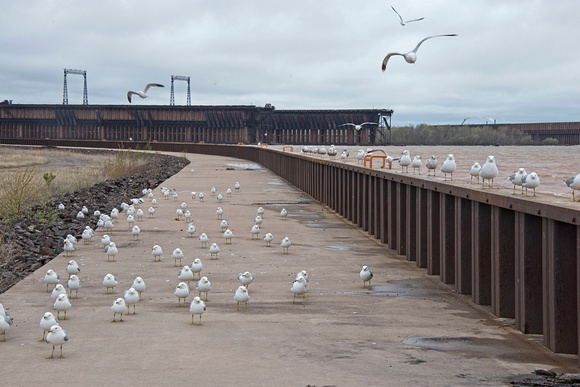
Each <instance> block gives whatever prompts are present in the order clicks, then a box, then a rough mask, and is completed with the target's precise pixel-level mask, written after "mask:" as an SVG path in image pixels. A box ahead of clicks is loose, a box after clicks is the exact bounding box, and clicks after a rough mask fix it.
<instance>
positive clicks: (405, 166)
mask: <svg viewBox="0 0 580 387" xmlns="http://www.w3.org/2000/svg"><path fill="white" fill-rule="evenodd" d="M412 162H413V161H412V160H411V155H410V154H409V151H408V150H404V151H403V154H402V156H401V157H400V158H399V165H400V166H401V169H402V171H403V172H409V165H411V163H412Z"/></svg>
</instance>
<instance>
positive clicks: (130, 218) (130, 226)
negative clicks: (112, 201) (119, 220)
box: [127, 215, 135, 230]
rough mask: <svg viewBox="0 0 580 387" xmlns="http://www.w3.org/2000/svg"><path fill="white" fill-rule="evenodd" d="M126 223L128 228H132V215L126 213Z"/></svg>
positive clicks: (133, 218)
mask: <svg viewBox="0 0 580 387" xmlns="http://www.w3.org/2000/svg"><path fill="white" fill-rule="evenodd" d="M127 224H128V225H129V230H130V229H131V228H133V225H134V224H135V217H134V216H133V215H127Z"/></svg>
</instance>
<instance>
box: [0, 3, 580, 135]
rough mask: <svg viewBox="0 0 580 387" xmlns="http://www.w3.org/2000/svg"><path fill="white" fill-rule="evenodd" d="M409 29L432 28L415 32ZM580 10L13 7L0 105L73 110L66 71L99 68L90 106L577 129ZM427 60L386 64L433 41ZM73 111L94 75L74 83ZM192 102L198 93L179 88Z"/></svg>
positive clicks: (562, 6)
mask: <svg viewBox="0 0 580 387" xmlns="http://www.w3.org/2000/svg"><path fill="white" fill-rule="evenodd" d="M391 5H393V6H395V8H397V10H398V11H399V12H400V13H401V14H402V15H403V17H404V18H416V17H425V20H424V21H421V22H417V23H410V24H408V25H407V26H405V27H402V26H400V25H399V23H398V18H397V16H396V14H394V13H393V12H392V10H391V9H390V6H391ZM578 11H580V3H578V2H576V1H573V0H564V1H560V2H557V3H554V2H548V1H547V0H536V1H529V2H526V3H525V4H524V3H521V2H509V3H508V2H503V1H496V0H489V1H483V0H480V1H477V0H475V1H470V2H465V1H461V0H449V1H443V0H435V1H429V2H425V1H418V0H411V1H401V0H394V1H392V2H388V1H379V0H365V1H364V2H354V1H343V0H317V1H310V0H296V1H293V2H272V1H265V0H247V1H233V0H221V1H220V0H213V1H209V0H191V1H188V2H183V1H174V0H169V1H163V2H159V1H149V0H141V1H136V0H125V1H111V0H104V1H100V2H77V1H70V0H69V1H47V0H42V1H40V0H38V1H20V2H4V4H3V10H2V13H1V14H0V22H1V25H2V26H3V32H2V34H1V35H0V46H1V47H2V50H0V100H3V99H12V100H13V101H14V103H31V104H54V103H56V104H58V103H61V102H62V81H63V68H77V69H82V70H87V81H88V89H89V103H91V104H125V103H127V101H126V92H127V91H128V90H141V89H142V88H143V87H144V86H145V84H146V83H148V82H159V83H163V84H165V85H166V87H165V89H155V90H151V91H150V92H149V94H150V98H149V99H147V100H143V101H141V100H137V101H135V104H147V105H150V104H169V92H170V88H169V86H170V77H171V75H172V74H174V75H188V76H191V84H192V104H194V105H237V104H240V105H244V104H254V105H264V104H265V103H272V104H273V105H275V106H276V108H278V109H344V108H353V109H358V108H373V107H374V108H386V107H389V108H391V109H393V110H394V111H395V113H394V115H393V124H395V125H406V124H419V123H430V124H439V123H442V124H447V123H450V124H454V123H461V122H462V121H463V119H465V118H466V117H471V118H470V120H469V123H484V122H485V121H486V119H489V118H493V119H495V120H497V122H498V123H501V122H543V121H577V120H578V114H577V110H578V108H577V101H578V97H579V94H580V75H579V72H578V69H579V68H580V51H579V50H575V49H574V46H573V39H574V38H575V37H577V36H579V34H578V32H580V31H579V27H578V26H577V22H576V20H575V17H576V15H577V14H578V13H579V12H578ZM444 33H457V34H458V35H459V36H458V37H452V38H447V37H445V38H437V39H432V40H429V41H427V42H425V43H424V44H423V45H422V46H421V48H420V49H419V51H418V55H417V56H418V58H417V62H416V63H415V64H413V65H410V64H408V63H406V62H405V61H404V60H403V58H402V57H397V56H395V57H392V58H391V60H390V61H389V65H388V68H387V71H386V72H385V73H382V72H381V70H380V65H381V62H382V59H383V57H384V56H385V55H386V54H387V53H388V52H391V51H395V52H407V51H410V50H412V49H413V48H414V47H415V45H416V44H417V43H418V42H419V41H420V40H421V39H422V38H424V37H426V36H429V35H435V34H444ZM67 81H68V84H69V87H68V92H69V103H73V104H76V103H81V102H82V77H78V76H71V75H69V76H68V77H67ZM175 88H176V102H177V104H185V90H186V84H185V83H184V82H183V83H182V82H176V83H175Z"/></svg>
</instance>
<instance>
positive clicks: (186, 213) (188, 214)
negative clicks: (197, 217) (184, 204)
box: [183, 210, 193, 222]
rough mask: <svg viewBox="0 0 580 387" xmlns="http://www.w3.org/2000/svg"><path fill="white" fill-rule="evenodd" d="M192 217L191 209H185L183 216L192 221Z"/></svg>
mask: <svg viewBox="0 0 580 387" xmlns="http://www.w3.org/2000/svg"><path fill="white" fill-rule="evenodd" d="M192 217H193V215H192V214H191V211H189V210H185V212H184V213H183V218H184V219H185V221H186V222H191V218H192Z"/></svg>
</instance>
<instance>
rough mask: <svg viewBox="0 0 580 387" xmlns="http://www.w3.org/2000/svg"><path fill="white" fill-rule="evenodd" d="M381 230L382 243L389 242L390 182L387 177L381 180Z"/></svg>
mask: <svg viewBox="0 0 580 387" xmlns="http://www.w3.org/2000/svg"><path fill="white" fill-rule="evenodd" d="M379 188H380V193H379V195H380V202H381V204H380V206H379V208H380V220H379V225H380V231H379V239H380V240H381V243H385V244H387V243H389V219H390V217H389V210H390V207H389V182H388V181H387V180H386V179H381V181H380V186H379Z"/></svg>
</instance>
